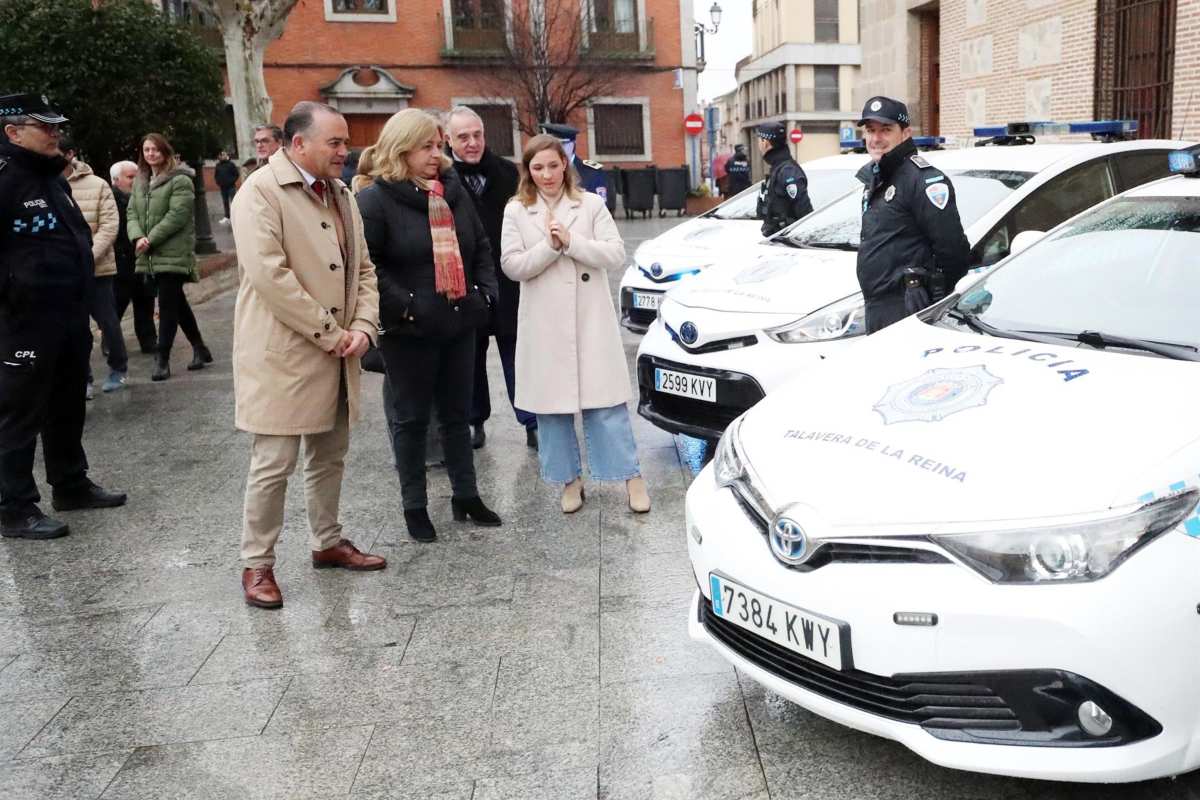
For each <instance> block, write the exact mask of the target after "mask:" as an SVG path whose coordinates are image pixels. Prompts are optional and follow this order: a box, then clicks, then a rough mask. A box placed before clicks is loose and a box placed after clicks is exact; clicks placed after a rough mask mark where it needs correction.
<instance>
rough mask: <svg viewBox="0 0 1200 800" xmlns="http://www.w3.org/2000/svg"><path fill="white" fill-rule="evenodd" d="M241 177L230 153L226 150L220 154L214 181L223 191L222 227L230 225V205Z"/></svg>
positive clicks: (215, 168) (214, 168)
mask: <svg viewBox="0 0 1200 800" xmlns="http://www.w3.org/2000/svg"><path fill="white" fill-rule="evenodd" d="M241 177H242V175H241V172H240V171H239V170H238V166H237V164H235V163H233V160H232V159H230V158H229V153H228V152H226V151H225V150H222V151H221V152H220V153H218V154H217V165H216V166H215V167H213V180H214V181H215V182H216V184H217V188H218V189H220V190H221V204H222V205H223V206H224V207H225V216H223V217H221V224H222V225H228V224H229V203H230V202H231V201H232V200H233V193H234V192H235V191H236V190H237V183H238V179H239V178H241Z"/></svg>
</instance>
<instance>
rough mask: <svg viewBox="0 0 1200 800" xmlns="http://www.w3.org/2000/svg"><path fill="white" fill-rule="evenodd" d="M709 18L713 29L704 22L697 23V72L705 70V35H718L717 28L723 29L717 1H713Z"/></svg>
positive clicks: (719, 5)
mask: <svg viewBox="0 0 1200 800" xmlns="http://www.w3.org/2000/svg"><path fill="white" fill-rule="evenodd" d="M708 16H709V18H710V19H712V27H711V28H709V27H707V26H706V25H705V24H704V23H703V22H697V23H695V31H696V61H697V67H698V70H697V71H699V70H703V69H704V34H706V33H711V34H716V32H717V28H720V27H721V4H720V3H718V2H716V0H713V4H712V7H711V8H709V9H708Z"/></svg>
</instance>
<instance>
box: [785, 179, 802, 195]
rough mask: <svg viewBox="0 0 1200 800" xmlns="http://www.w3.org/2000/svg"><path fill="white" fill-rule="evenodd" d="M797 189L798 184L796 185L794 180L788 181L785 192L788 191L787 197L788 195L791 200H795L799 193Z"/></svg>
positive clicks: (798, 188)
mask: <svg viewBox="0 0 1200 800" xmlns="http://www.w3.org/2000/svg"><path fill="white" fill-rule="evenodd" d="M799 190H800V187H799V186H797V185H796V184H795V182H794V181H788V185H787V193H788V197H790V198H792V199H793V200H795V199H796V195H797V194H799V193H800V191H799Z"/></svg>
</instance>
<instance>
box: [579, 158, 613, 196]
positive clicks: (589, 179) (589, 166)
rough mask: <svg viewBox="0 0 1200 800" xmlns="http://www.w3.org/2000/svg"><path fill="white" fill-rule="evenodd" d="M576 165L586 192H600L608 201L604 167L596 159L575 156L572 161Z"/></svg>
mask: <svg viewBox="0 0 1200 800" xmlns="http://www.w3.org/2000/svg"><path fill="white" fill-rule="evenodd" d="M572 166H574V167H575V172H576V173H578V175H579V181H580V183H581V184H582V186H583V190H584V191H585V192H591V193H592V194H598V195H600V197H602V198H603V199H604V201H605V202H608V184H606V183H605V182H604V169H603V168H602V167H601V166H600V165H599V164H597V163H596V162H594V161H588V160H586V159H583V158H580V157H579V156H575V160H574V161H573V162H572Z"/></svg>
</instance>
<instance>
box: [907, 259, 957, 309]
mask: <svg viewBox="0 0 1200 800" xmlns="http://www.w3.org/2000/svg"><path fill="white" fill-rule="evenodd" d="M900 285H901V286H902V287H903V289H904V308H905V310H906V311H907V312H908V313H909V314H915V313H917V312H918V311H920V310H921V309H923V308H928V307H929V306H931V305H933V304H934V303H936V302H938V301H940V300H944V299H945V298H946V295H947V294H949V287H948V286H947V285H946V273H945V271H943V270H942V269H941V268H939V267H934V268H933V269H926V268H924V267H905V269H904V272H902V273H901V274H900Z"/></svg>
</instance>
